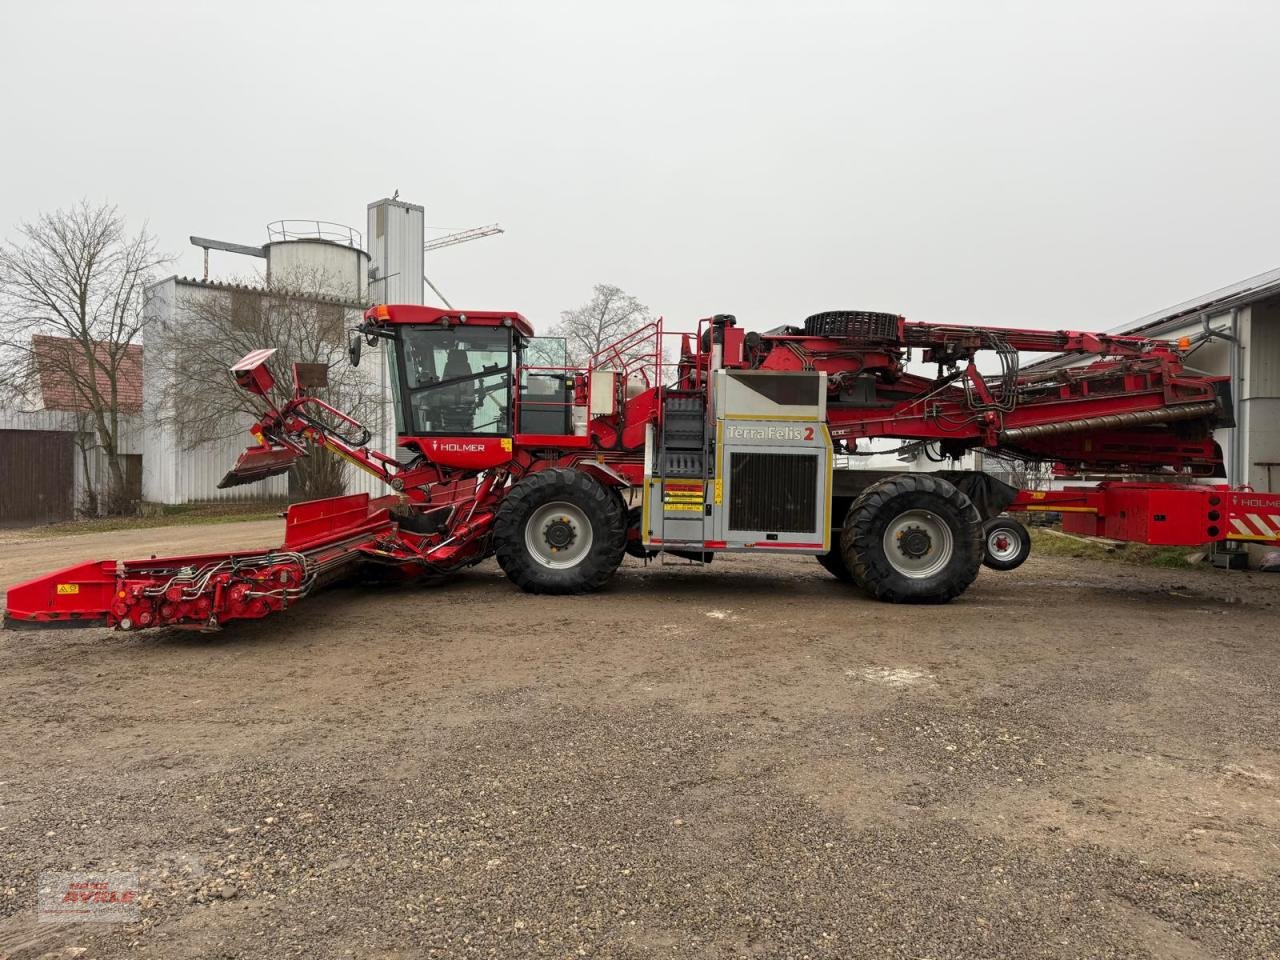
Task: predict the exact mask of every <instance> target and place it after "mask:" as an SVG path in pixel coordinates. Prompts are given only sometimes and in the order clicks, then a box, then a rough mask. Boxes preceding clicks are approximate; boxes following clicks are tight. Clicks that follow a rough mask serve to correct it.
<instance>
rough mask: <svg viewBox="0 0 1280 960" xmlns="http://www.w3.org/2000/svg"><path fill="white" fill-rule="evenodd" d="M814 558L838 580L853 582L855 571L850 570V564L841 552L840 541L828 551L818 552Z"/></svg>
mask: <svg viewBox="0 0 1280 960" xmlns="http://www.w3.org/2000/svg"><path fill="white" fill-rule="evenodd" d="M813 559H815V560H817V561H818V562H819V563H820V564H822V569H824V570H826V571H827V573H829V574H831V575H832V576H833V577H835V578H836V579H837V580H842V581H844V582H845V583H853V571H852V570H850V569H849V565H848V564H847V563H845V562H844V554H843V553H841V552H840V544H839V543H837V544H836V545H835V546H834V547H832V548H831V549H830V550H828V551H827V552H826V553H819V554H817V555H816V556H814V558H813Z"/></svg>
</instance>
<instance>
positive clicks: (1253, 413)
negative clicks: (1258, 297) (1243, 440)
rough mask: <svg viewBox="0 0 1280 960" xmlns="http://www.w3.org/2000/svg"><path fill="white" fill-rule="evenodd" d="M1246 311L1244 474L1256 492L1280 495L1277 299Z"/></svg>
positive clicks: (1279, 312)
mask: <svg viewBox="0 0 1280 960" xmlns="http://www.w3.org/2000/svg"><path fill="white" fill-rule="evenodd" d="M1249 312H1250V321H1249V342H1248V365H1247V369H1248V371H1249V372H1248V380H1247V384H1246V386H1247V390H1246V393H1245V394H1244V397H1243V403H1242V406H1243V407H1244V408H1245V415H1246V417H1247V424H1248V432H1249V443H1248V446H1247V447H1246V449H1245V454H1246V458H1247V460H1248V463H1247V464H1246V465H1245V468H1246V475H1247V476H1248V482H1249V484H1250V486H1252V487H1253V488H1254V489H1255V490H1262V491H1267V492H1270V493H1280V466H1274V464H1280V298H1278V299H1274V300H1267V301H1264V302H1262V303H1255V304H1253V306H1252V307H1251V308H1250V311H1249ZM1267 464H1273V466H1271V468H1270V470H1268V468H1267V466H1266V465H1267Z"/></svg>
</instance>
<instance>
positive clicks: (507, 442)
mask: <svg viewBox="0 0 1280 960" xmlns="http://www.w3.org/2000/svg"><path fill="white" fill-rule="evenodd" d="M500 442H501V443H502V449H503V450H505V451H507V453H510V452H511V438H510V437H503V438H502V440H501V441H500Z"/></svg>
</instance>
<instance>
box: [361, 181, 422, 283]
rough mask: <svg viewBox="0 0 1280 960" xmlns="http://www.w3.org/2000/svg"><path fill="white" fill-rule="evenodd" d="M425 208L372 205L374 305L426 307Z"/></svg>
mask: <svg viewBox="0 0 1280 960" xmlns="http://www.w3.org/2000/svg"><path fill="white" fill-rule="evenodd" d="M423 233H424V227H423V210H422V207H420V206H417V205H416V204H412V203H405V202H403V201H401V200H378V201H376V202H374V203H371V204H369V232H368V233H367V234H366V236H367V237H368V238H369V239H368V242H369V259H370V265H371V266H372V267H374V268H375V269H376V270H377V271H378V273H377V279H375V280H374V281H373V282H371V283H370V284H369V298H370V299H371V300H372V301H373V302H374V303H422V302H423V296H422V294H423V289H424V288H423V283H422V276H423V269H424V260H423V257H424V254H423V252H422V237H423Z"/></svg>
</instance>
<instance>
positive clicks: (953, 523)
mask: <svg viewBox="0 0 1280 960" xmlns="http://www.w3.org/2000/svg"><path fill="white" fill-rule="evenodd" d="M840 549H841V552H842V553H843V554H844V559H845V562H846V563H847V564H848V565H849V569H850V570H852V571H853V580H854V582H855V583H856V584H857V585H858V586H860V587H862V588H863V589H864V590H866V591H867V593H869V594H871V595H872V596H873V597H875V598H876V599H877V600H888V601H891V602H893V603H946V602H947V601H949V600H952V599H954V598H955V597H958V596H959V595H960V594H962V593H964V591H965V590H966V589H967V588H968V586H969V584H971V583H973V581H974V578H975V577H977V575H978V568H979V567H980V566H981V564H982V519H981V517H980V516H979V515H978V511H977V508H976V507H974V505H973V503H972V501H970V499H969V498H968V497H967V496H965V495H964V494H963V493H962V492H960V491H959V490H957V489H956V488H955V487H954V486H952V485H951V484H950V483H948V482H947V481H945V480H942V479H940V478H938V477H932V476H929V475H928V474H923V473H903V474H899V475H898V476H896V477H889V478H887V479H885V480H881V481H879V482H878V483H873V484H872V485H871V486H869V487H867V488H866V489H865V490H863V491H862V494H861V495H860V496H859V497H858V499H857V500H855V501H854V503H853V506H852V507H851V508H850V509H849V513H848V516H846V517H845V521H844V528H843V529H842V530H841V533H840Z"/></svg>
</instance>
